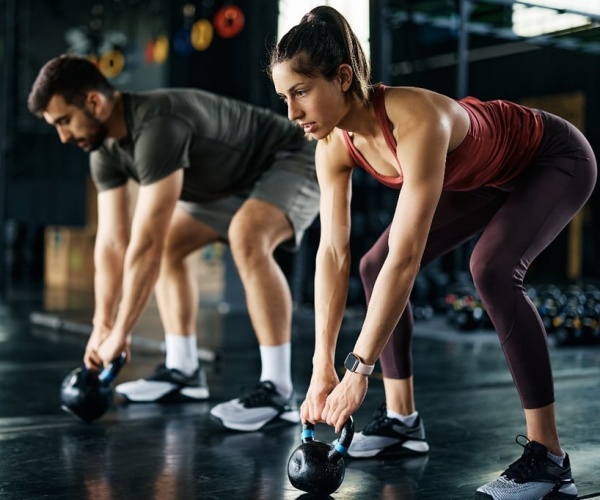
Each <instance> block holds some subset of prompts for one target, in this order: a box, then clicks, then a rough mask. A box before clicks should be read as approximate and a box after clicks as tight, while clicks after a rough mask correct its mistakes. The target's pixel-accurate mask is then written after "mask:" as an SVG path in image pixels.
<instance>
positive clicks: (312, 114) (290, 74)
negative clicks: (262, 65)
mask: <svg viewBox="0 0 600 500" xmlns="http://www.w3.org/2000/svg"><path fill="white" fill-rule="evenodd" d="M271 76H272V78H273V84H274V85H275V91H276V92H277V95H278V96H279V97H280V98H281V99H283V101H284V102H285V103H286V104H287V107H288V118H289V119H290V120H292V121H294V122H296V123H298V124H299V125H300V126H301V127H302V128H303V129H304V132H305V133H306V134H310V135H312V136H313V138H315V139H322V138H324V137H327V136H328V135H329V134H330V133H331V131H332V130H333V129H334V128H335V127H336V126H337V125H338V124H339V122H340V120H341V119H342V118H343V117H344V115H345V114H346V112H347V108H348V105H347V103H346V95H345V92H344V89H343V87H344V85H343V84H342V81H341V78H339V77H336V78H335V79H334V80H333V81H329V80H326V79H325V78H324V77H322V76H317V77H308V76H305V75H301V74H299V73H297V72H295V71H294V70H293V69H292V67H291V63H290V62H289V61H285V62H281V63H278V64H276V65H275V66H273V67H272V68H271Z"/></svg>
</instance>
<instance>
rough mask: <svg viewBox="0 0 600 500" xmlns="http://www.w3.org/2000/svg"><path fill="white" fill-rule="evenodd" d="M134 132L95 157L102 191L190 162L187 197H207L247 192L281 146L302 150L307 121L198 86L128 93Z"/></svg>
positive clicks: (129, 119) (128, 120)
mask: <svg viewBox="0 0 600 500" xmlns="http://www.w3.org/2000/svg"><path fill="white" fill-rule="evenodd" d="M123 103H124V109H125V120H126V124H127V129H128V132H129V134H128V137H127V138H126V139H124V140H121V141H117V140H115V139H107V140H106V141H105V142H104V144H103V145H102V146H101V147H100V148H99V149H98V150H96V151H94V152H92V154H91V156H90V167H91V173H92V178H93V179H94V182H95V183H96V185H97V187H98V190H99V191H104V190H107V189H112V188H115V187H117V186H121V185H123V184H125V183H126V182H127V180H128V179H129V178H132V179H134V180H135V181H137V182H138V183H139V184H140V185H142V186H144V185H148V184H152V183H153V182H156V181H158V180H160V179H162V178H164V177H166V176H168V175H169V174H171V173H172V172H174V171H175V170H177V169H179V168H184V169H185V172H184V181H183V188H182V192H181V196H180V198H181V199H182V200H185V201H193V202H204V201H211V200H215V199H218V198H223V197H225V196H229V195H231V194H234V193H238V192H241V191H244V190H245V189H247V188H248V187H250V186H251V185H252V184H253V183H254V182H255V181H256V179H257V178H258V177H259V176H260V175H261V173H262V172H264V171H265V170H266V169H268V168H269V166H270V165H271V163H272V162H273V159H274V156H275V153H276V152H278V151H294V150H297V149H300V148H301V147H302V146H303V144H304V143H305V142H304V141H305V140H306V139H305V138H304V132H303V131H302V129H301V128H300V127H298V126H297V125H295V124H293V123H292V122H290V121H289V120H288V119H287V118H285V117H283V116H280V115H278V114H276V113H274V112H272V111H269V110H267V109H263V108H259V107H256V106H253V105H250V104H247V103H244V102H242V101H238V100H235V99H231V98H228V97H223V96H219V95H216V94H212V93H210V92H206V91H203V90H198V89H160V90H154V91H149V92H141V93H124V94H123Z"/></svg>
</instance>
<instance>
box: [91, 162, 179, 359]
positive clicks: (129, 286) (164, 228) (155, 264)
mask: <svg viewBox="0 0 600 500" xmlns="http://www.w3.org/2000/svg"><path fill="white" fill-rule="evenodd" d="M182 183H183V170H182V169H178V170H177V171H175V172H173V173H172V174H170V175H168V176H167V177H165V178H163V179H161V180H159V181H157V182H155V183H152V184H150V185H147V186H142V187H141V188H140V190H139V193H138V199H137V203H136V208H135V213H134V217H133V222H132V224H131V239H130V241H129V245H128V246H127V250H126V252H125V256H124V265H123V274H122V276H123V279H122V297H121V302H120V304H119V310H118V312H117V316H116V318H115V321H114V323H113V326H112V329H111V333H110V336H109V337H108V338H107V339H106V340H105V341H104V342H103V343H102V344H101V345H100V347H99V349H98V354H99V356H100V358H101V359H102V362H103V364H104V365H106V364H108V363H110V362H111V361H112V360H113V359H115V358H116V357H117V356H119V354H120V353H121V352H122V351H123V350H124V349H126V346H127V344H128V341H129V339H130V336H131V331H132V330H133V327H134V326H135V324H136V323H137V321H138V319H139V317H140V316H141V314H142V312H143V311H144V308H145V307H146V304H147V303H148V299H149V298H150V294H151V293H152V290H153V289H154V285H155V283H156V280H157V279H158V274H159V270H160V261H161V255H162V251H163V247H164V242H165V239H166V236H167V232H168V229H169V223H170V221H171V216H172V214H173V211H174V210H175V204H176V203H177V200H178V199H179V195H180V193H181V187H182Z"/></svg>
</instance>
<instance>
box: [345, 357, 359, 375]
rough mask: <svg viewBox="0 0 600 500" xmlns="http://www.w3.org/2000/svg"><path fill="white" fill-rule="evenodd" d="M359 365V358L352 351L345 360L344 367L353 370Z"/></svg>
mask: <svg viewBox="0 0 600 500" xmlns="http://www.w3.org/2000/svg"><path fill="white" fill-rule="evenodd" d="M357 366H358V359H357V358H356V356H355V355H354V354H352V353H350V354H348V356H346V361H344V367H346V369H348V370H350V371H351V372H353V371H354V370H356V367H357Z"/></svg>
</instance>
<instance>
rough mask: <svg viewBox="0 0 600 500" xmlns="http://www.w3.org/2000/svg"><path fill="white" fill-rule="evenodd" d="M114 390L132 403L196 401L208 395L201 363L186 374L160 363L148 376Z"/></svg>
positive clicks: (120, 385) (125, 383) (118, 386)
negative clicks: (192, 371)
mask: <svg viewBox="0 0 600 500" xmlns="http://www.w3.org/2000/svg"><path fill="white" fill-rule="evenodd" d="M115 392H116V393H117V394H120V395H121V396H123V397H124V398H125V399H127V400H128V401H131V402H134V403H157V402H167V401H198V400H203V399H207V398H208V396H209V391H208V384H207V383H206V373H205V372H204V368H203V367H202V365H200V366H199V367H198V369H197V370H196V371H195V372H194V373H192V374H191V375H189V376H188V375H185V374H184V373H182V372H180V371H179V370H176V369H174V368H173V369H169V368H167V367H166V366H165V365H164V364H160V365H158V366H157V367H156V369H155V371H154V373H153V374H152V375H150V376H149V377H146V378H141V379H138V380H133V381H131V382H124V383H123V384H119V385H117V386H116V387H115Z"/></svg>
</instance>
